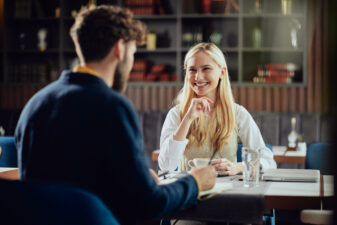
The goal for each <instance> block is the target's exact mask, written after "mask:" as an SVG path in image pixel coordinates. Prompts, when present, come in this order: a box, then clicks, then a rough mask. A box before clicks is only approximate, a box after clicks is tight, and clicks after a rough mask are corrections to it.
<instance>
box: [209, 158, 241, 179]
mask: <svg viewBox="0 0 337 225" xmlns="http://www.w3.org/2000/svg"><path fill="white" fill-rule="evenodd" d="M211 165H212V166H214V168H215V170H216V171H220V172H221V174H223V175H230V176H231V175H236V174H238V173H242V163H232V162H231V161H229V160H228V159H213V160H212V162H211Z"/></svg>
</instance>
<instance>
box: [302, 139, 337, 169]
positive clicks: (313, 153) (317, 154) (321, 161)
mask: <svg viewBox="0 0 337 225" xmlns="http://www.w3.org/2000/svg"><path fill="white" fill-rule="evenodd" d="M331 153H332V152H331V146H330V144H328V143H325V142H318V143H313V144H311V145H309V147H308V149H307V156H306V158H305V168H306V169H317V170H320V172H321V174H325V175H327V174H329V175H332V174H334V172H333V168H332V165H331V163H330V157H331Z"/></svg>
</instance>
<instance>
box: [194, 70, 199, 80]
mask: <svg viewBox="0 0 337 225" xmlns="http://www.w3.org/2000/svg"><path fill="white" fill-rule="evenodd" d="M198 78H199V73H198V72H196V73H195V75H194V80H195V81H197V80H198Z"/></svg>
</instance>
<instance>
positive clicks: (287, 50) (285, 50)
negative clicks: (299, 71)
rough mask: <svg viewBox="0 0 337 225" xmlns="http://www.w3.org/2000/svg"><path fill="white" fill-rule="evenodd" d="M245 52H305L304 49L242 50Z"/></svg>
mask: <svg viewBox="0 0 337 225" xmlns="http://www.w3.org/2000/svg"><path fill="white" fill-rule="evenodd" d="M242 51H244V52H303V51H304V49H301V48H297V49H296V48H290V47H289V48H249V47H244V48H242Z"/></svg>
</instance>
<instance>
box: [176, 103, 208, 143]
mask: <svg viewBox="0 0 337 225" xmlns="http://www.w3.org/2000/svg"><path fill="white" fill-rule="evenodd" d="M211 104H213V101H212V100H211V99H209V98H206V97H201V98H193V99H192V101H191V104H190V106H189V108H188V110H187V113H186V114H185V116H184V118H183V119H182V120H181V123H180V124H179V127H178V129H177V131H176V132H175V133H174V134H173V139H174V140H176V141H183V140H185V139H186V136H187V134H188V131H189V129H190V125H191V124H192V122H193V120H194V119H196V118H198V117H199V116H200V115H201V114H202V113H208V114H209V113H211V112H212V108H211Z"/></svg>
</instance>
